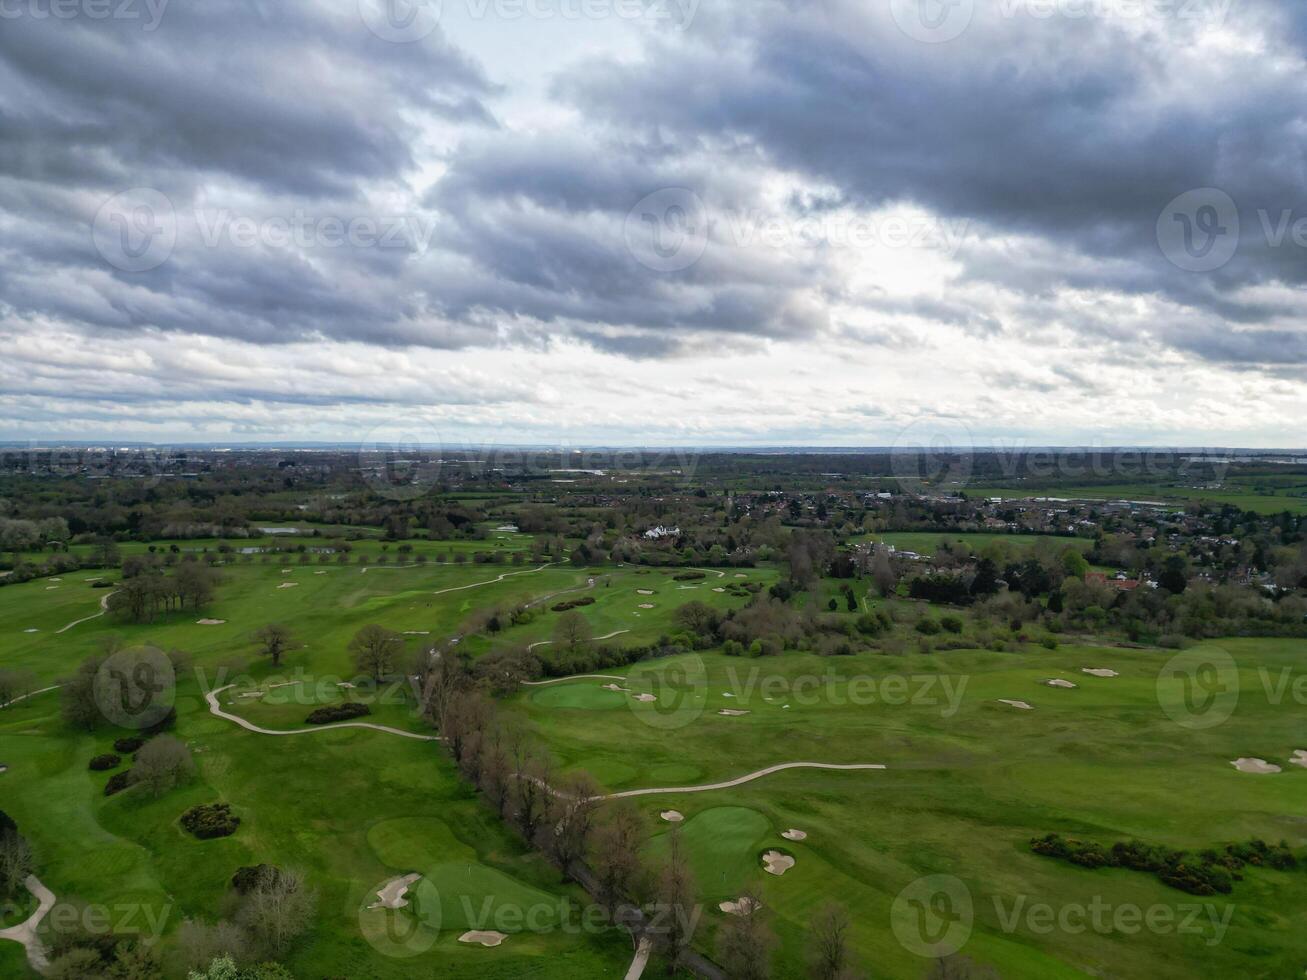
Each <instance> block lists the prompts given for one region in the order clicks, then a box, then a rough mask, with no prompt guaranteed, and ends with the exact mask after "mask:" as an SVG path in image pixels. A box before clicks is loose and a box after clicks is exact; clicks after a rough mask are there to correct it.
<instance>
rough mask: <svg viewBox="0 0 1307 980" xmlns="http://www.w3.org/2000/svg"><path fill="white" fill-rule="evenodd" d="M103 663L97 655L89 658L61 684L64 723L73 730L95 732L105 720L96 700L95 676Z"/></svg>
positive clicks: (60, 696)
mask: <svg viewBox="0 0 1307 980" xmlns="http://www.w3.org/2000/svg"><path fill="white" fill-rule="evenodd" d="M103 663H104V658H103V657H100V656H96V655H92V656H90V657H87V658H86V659H85V660H83V661H82V663H81V664H80V665H79V666H78V668H77V670H76V672H74V673H73V675H72V676H71V677H67V678H64V680H63V681H62V682H61V687H60V688H59V698H60V707H61V710H62V711H63V716H64V721H66V722H67V723H68V724H69V725H70V726H72V727H73V728H79V729H81V730H83V731H88V732H90V731H95V729H96V728H97V727H98V726H99V724H100V723H101V722H102V721H103V720H104V716H103V715H102V714H101V712H100V706H99V704H98V703H97V702H96V699H95V675H96V674H97V673H98V672H99V670H100V665H101V664H103Z"/></svg>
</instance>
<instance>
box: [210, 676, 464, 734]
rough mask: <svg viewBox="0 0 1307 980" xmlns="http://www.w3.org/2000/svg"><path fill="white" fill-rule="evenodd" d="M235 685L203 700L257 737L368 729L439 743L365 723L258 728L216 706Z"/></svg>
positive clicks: (349, 722) (216, 713)
mask: <svg viewBox="0 0 1307 980" xmlns="http://www.w3.org/2000/svg"><path fill="white" fill-rule="evenodd" d="M235 686H236V685H235V684H228V685H227V686H226V687H220V688H218V689H217V690H216V691H210V692H209V693H207V694H206V695H204V699H205V700H206V701H208V702H209V711H210V713H212V714H214V715H216V716H217V717H219V718H225V719H226V720H227V721H234V722H235V723H236V724H238V725H240V726H241V728H244V729H245V730H246V731H249V732H256V733H257V734H259V735H309V734H312V733H313V732H328V731H331V729H333V728H370V729H372V730H373V731H374V732H386V733H387V734H389V735H399V736H401V737H403V738H415V739H417V740H418V741H420V742H439V741H440V736H439V735H420V734H418V733H417V732H406V731H404V730H403V729H402V728H390V727H389V726H387V725H374V724H372V723H371V722H367V721H341V722H336V723H335V724H334V725H314V726H313V727H312V728H291V729H286V730H283V731H278V730H276V729H272V728H260V727H259V726H258V725H256V724H254V723H253V722H251V721H248V720H246V719H245V718H242V717H241V716H240V715H233V714H229V713H228V712H226V711H223V710H222V708H220V707H219V706H218V695H219V694H221V693H222V692H223V691H229V690H231V689H232V688H233V687H235Z"/></svg>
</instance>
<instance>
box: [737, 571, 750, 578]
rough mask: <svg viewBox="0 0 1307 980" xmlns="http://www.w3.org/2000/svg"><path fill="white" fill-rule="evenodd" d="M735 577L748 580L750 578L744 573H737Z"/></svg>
mask: <svg viewBox="0 0 1307 980" xmlns="http://www.w3.org/2000/svg"><path fill="white" fill-rule="evenodd" d="M735 577H736V578H748V577H749V576H747V575H745V574H744V573H743V572H736V573H735Z"/></svg>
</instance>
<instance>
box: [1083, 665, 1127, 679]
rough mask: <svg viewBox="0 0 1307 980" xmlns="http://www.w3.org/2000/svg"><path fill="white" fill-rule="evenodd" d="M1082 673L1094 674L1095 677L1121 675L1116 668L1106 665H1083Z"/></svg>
mask: <svg viewBox="0 0 1307 980" xmlns="http://www.w3.org/2000/svg"><path fill="white" fill-rule="evenodd" d="M1080 673H1082V674H1092V675H1093V676H1095V677H1120V676H1121V675H1120V674H1118V673H1117V672H1116V671H1115V670H1109V669H1108V668H1106V667H1081V668H1080Z"/></svg>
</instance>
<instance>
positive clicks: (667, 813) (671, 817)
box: [658, 810, 685, 823]
mask: <svg viewBox="0 0 1307 980" xmlns="http://www.w3.org/2000/svg"><path fill="white" fill-rule="evenodd" d="M658 816H660V817H662V818H663V819H664V820H666V821H667V822H668V823H680V822H681V821H682V820H684V819H685V814H683V813H681V812H680V811H678V810H664V811H663V812H662V813H660V814H658Z"/></svg>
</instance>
